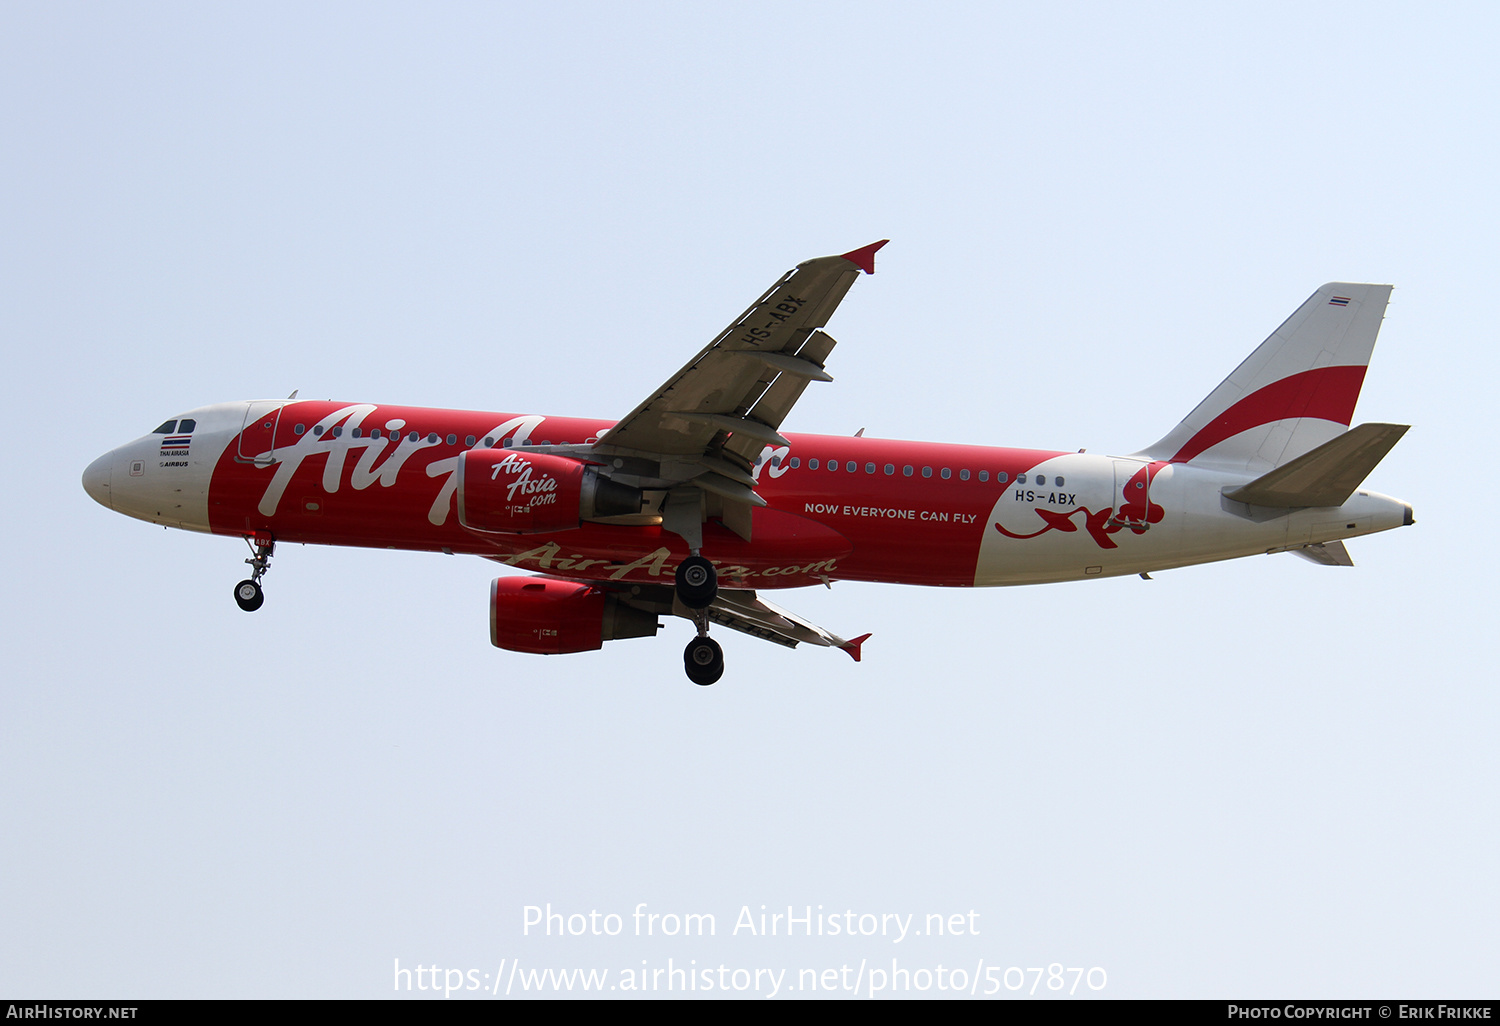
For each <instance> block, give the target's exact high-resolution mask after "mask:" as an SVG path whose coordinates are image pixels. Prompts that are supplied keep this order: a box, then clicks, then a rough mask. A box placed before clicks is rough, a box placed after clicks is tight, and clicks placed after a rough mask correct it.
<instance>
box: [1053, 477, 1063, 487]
mask: <svg viewBox="0 0 1500 1026" xmlns="http://www.w3.org/2000/svg"><path fill="white" fill-rule="evenodd" d="M1052 483H1053V484H1055V485H1057V487H1059V488H1061V487H1062V486H1063V479H1062V477H1061V476H1058V477H1054V478H1053V479H1052Z"/></svg>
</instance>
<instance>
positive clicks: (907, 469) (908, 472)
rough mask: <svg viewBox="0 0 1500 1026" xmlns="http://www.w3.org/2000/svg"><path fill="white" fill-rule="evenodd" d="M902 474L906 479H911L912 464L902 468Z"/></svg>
mask: <svg viewBox="0 0 1500 1026" xmlns="http://www.w3.org/2000/svg"><path fill="white" fill-rule="evenodd" d="M901 473H902V475H903V476H905V477H911V475H912V469H911V464H910V463H908V464H907V465H906V466H904V467H902V468H901Z"/></svg>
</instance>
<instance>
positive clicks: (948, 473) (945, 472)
mask: <svg viewBox="0 0 1500 1026" xmlns="http://www.w3.org/2000/svg"><path fill="white" fill-rule="evenodd" d="M952 476H953V471H951V470H949V469H948V468H947V467H944V468H943V480H944V481H946V480H948V479H949V478H950V477H952Z"/></svg>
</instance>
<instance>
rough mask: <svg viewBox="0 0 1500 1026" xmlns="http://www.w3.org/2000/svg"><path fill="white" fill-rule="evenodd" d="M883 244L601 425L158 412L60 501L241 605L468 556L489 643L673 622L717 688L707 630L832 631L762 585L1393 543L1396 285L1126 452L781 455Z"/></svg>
mask: <svg viewBox="0 0 1500 1026" xmlns="http://www.w3.org/2000/svg"><path fill="white" fill-rule="evenodd" d="M886 241H888V240H883V241H881V242H876V243H872V244H871V245H868V246H864V247H862V248H860V249H856V250H853V251H851V252H848V253H844V254H842V255H840V256H829V257H820V258H817V259H814V260H809V261H806V262H805V263H802V264H799V265H797V266H796V267H795V268H793V269H792V270H790V271H788V272H787V273H786V274H785V275H783V276H782V277H781V278H780V279H779V280H777V281H776V282H775V284H773V285H772V286H771V287H770V289H768V290H767V291H766V292H765V294H763V295H762V296H761V297H760V298H759V299H757V300H756V301H755V302H754V303H752V304H751V305H750V308H749V309H748V310H746V311H745V312H744V313H743V314H741V315H740V316H739V317H738V318H736V319H735V320H734V322H733V323H731V324H730V326H729V327H728V328H726V329H724V331H723V332H722V333H721V334H720V335H719V336H718V337H717V338H715V339H714V340H713V341H712V342H710V343H709V344H708V345H707V346H706V347H704V348H703V350H702V351H701V352H699V353H698V354H697V355H696V356H694V357H693V358H692V359H691V360H690V361H689V362H688V363H687V364H686V365H685V366H684V367H682V369H681V370H679V371H677V373H675V374H673V375H672V376H671V377H670V378H669V379H667V381H666V382H665V383H664V384H663V385H662V386H661V387H660V388H658V389H657V390H656V391H655V392H653V393H651V395H649V396H648V397H647V398H646V399H645V401H643V402H642V403H641V404H640V405H639V406H637V407H636V408H635V409H633V410H631V411H630V412H629V413H628V414H626V415H625V417H624V418H623V419H621V420H618V421H607V420H590V419H579V418H572V417H553V416H542V415H537V414H529V413H484V412H471V411H462V410H447V409H423V408H414V407H406V406H389V405H382V404H375V403H353V402H332V401H328V402H322V401H311V400H298V399H297V398H296V395H297V393H296V392H293V393H292V395H291V396H290V397H288V398H287V399H282V400H252V401H242V402H230V403H219V404H217V405H212V406H205V407H201V408H198V409H194V410H190V411H188V412H186V413H182V414H178V415H176V416H173V417H171V418H169V419H167V420H166V421H164V422H162V424H161V425H160V426H159V427H157V428H156V429H155V430H154V431H152V432H150V433H149V434H146V435H144V436H142V437H140V438H138V439H136V440H135V441H133V442H129V443H127V444H125V445H122V446H120V447H119V448H116V449H113V450H111V451H110V452H108V453H106V454H105V455H103V456H101V457H99V458H98V459H97V460H95V461H94V462H93V463H91V464H90V465H89V467H88V469H87V470H85V471H84V474H83V487H84V489H85V491H87V492H88V494H89V495H90V496H92V497H93V498H94V499H95V500H97V501H98V502H100V503H101V504H103V505H104V506H106V507H108V508H110V509H113V510H115V511H116V512H119V513H124V514H126V515H127V516H132V517H136V518H138V519H140V520H145V521H148V522H150V523H153V524H162V525H165V526H167V527H176V528H181V529H183V530H189V531H203V532H208V533H212V534H218V535H226V536H232V537H239V538H243V539H245V541H246V543H247V544H248V545H249V547H250V551H251V555H250V557H249V558H248V559H246V560H245V562H246V563H248V564H249V565H250V568H251V574H250V577H249V578H247V579H246V580H243V581H240V582H239V583H238V584H236V585H235V589H234V597H235V601H236V602H238V603H239V605H240V607H241V608H242V609H244V610H246V611H254V610H256V609H258V608H260V606H261V604H262V602H263V601H264V592H263V589H262V585H261V581H262V578H263V577H264V576H265V574H266V571H267V570H268V568H269V566H270V562H271V557H272V555H273V553H274V551H275V548H276V545H277V544H278V543H288V542H302V543H309V544H324V545H355V546H365V547H370V548H390V549H409V550H423V551H430V552H444V553H449V554H453V553H464V554H472V555H477V556H482V557H484V558H486V559H489V560H493V561H494V562H496V563H499V564H503V565H506V566H510V567H517V568H520V569H522V570H527V571H533V572H534V573H532V574H530V575H510V576H502V577H499V578H496V579H495V580H494V581H492V582H491V584H490V598H489V626H490V641H491V643H492V644H494V645H495V646H496V647H498V648H502V649H506V650H509V651H514V652H530V653H541V654H559V653H568V652H583V651H591V650H597V649H600V648H602V647H603V644H604V642H606V641H614V640H620V639H626V638H636V637H651V636H654V635H655V634H656V632H657V631H658V630H660V629H661V623H660V620H659V618H660V617H661V616H665V615H675V616H679V617H683V618H685V619H688V620H690V621H692V623H693V624H694V626H695V627H696V635H695V637H694V638H693V640H692V641H691V642H689V643H688V646H687V648H686V650H685V651H684V653H683V663H684V667H685V669H686V672H687V676H688V678H689V679H690V680H692V681H693V682H694V683H696V684H700V685H708V684H712V683H714V682H715V681H717V680H719V678H720V677H721V676H722V674H723V672H724V654H723V650H722V648H721V647H720V646H719V644H718V642H717V641H715V640H714V639H713V638H711V637H710V636H709V630H710V627H711V626H719V627H724V628H727V629H731V630H735V631H740V632H742V633H745V634H749V635H751V636H753V637H757V638H761V639H764V640H766V641H771V642H774V643H776V644H780V645H784V646H787V647H792V648H794V647H796V646H797V645H798V644H801V643H807V644H811V645H817V646H824V647H831V648H838V649H841V650H843V651H844V652H846V653H848V654H849V655H850V656H852V657H853V658H854V659H855V660H856V661H859V659H860V656H861V645H862V644H863V643H864V642H865V640H866V639H868V638H869V635H868V634H865V635H861V636H858V637H854V638H849V639H845V638H843V637H840V636H838V635H836V634H833V633H832V632H830V631H827V630H825V629H823V628H822V627H819V626H817V625H816V624H813V623H810V622H809V621H807V620H805V619H803V618H801V617H799V616H797V615H796V614H794V613H792V612H790V611H789V610H786V609H783V608H781V607H780V606H777V605H775V604H774V603H772V602H771V601H770V600H769V599H767V598H765V597H764V594H763V593H764V592H768V591H780V590H782V589H788V588H797V587H806V586H809V585H820V584H821V585H827V586H831V585H832V583H833V582H835V581H881V582H891V583H900V584H916V585H936V586H959V587H990V586H997V585H1018V584H1043V583H1049V582H1060V581H1086V580H1091V579H1093V578H1103V577H1116V576H1121V575H1125V574H1139V575H1141V576H1143V577H1149V574H1150V573H1151V572H1153V571H1158V570H1166V569H1170V568H1174V567H1181V566H1188V565H1191V564H1195V563H1206V562H1211V561H1216V560H1224V559H1233V558H1236V557H1240V556H1249V555H1254V554H1259V553H1268V552H1292V553H1295V554H1297V555H1299V556H1303V557H1305V558H1307V559H1310V560H1312V561H1313V562H1315V563H1320V564H1324V565H1329V566H1351V565H1353V561H1352V560H1351V559H1350V557H1349V553H1348V550H1347V549H1346V547H1345V545H1344V542H1345V541H1346V540H1347V539H1349V538H1352V537H1357V536H1359V535H1365V534H1373V533H1375V532H1377V531H1385V530H1389V529H1391V528H1394V527H1401V526H1409V525H1411V524H1412V523H1413V522H1414V520H1413V516H1412V508H1411V506H1410V505H1409V504H1408V503H1405V502H1402V501H1400V500H1399V499H1394V498H1391V497H1388V496H1385V495H1381V494H1378V493H1376V492H1373V491H1368V490H1366V489H1364V488H1363V487H1361V486H1362V484H1363V482H1364V480H1365V478H1366V476H1367V475H1368V474H1369V473H1370V471H1371V470H1373V469H1374V467H1375V465H1376V464H1377V463H1379V462H1380V460H1381V459H1382V458H1384V456H1385V454H1386V453H1387V452H1389V451H1390V450H1391V448H1392V447H1393V446H1394V445H1395V444H1396V443H1397V442H1398V441H1399V440H1400V438H1401V436H1402V435H1403V434H1404V433H1405V432H1406V430H1407V425H1400V424H1380V423H1370V424H1361V425H1359V426H1357V427H1353V428H1350V426H1349V425H1350V423H1351V422H1352V419H1353V413H1354V406H1355V402H1356V401H1357V400H1358V398H1359V391H1360V386H1361V384H1362V383H1363V381H1364V376H1365V371H1366V368H1367V366H1368V364H1369V360H1370V353H1371V351H1372V349H1373V347H1374V345H1375V338H1376V335H1377V334H1378V332H1379V330H1380V326H1381V322H1382V320H1383V319H1384V317H1385V310H1386V305H1387V303H1388V302H1389V299H1390V293H1391V286H1389V285H1370V284H1353V283H1345V282H1334V283H1330V284H1327V285H1324V286H1322V287H1321V288H1319V289H1318V290H1317V291H1316V292H1314V293H1313V294H1312V296H1310V297H1309V298H1308V299H1307V300H1306V302H1304V303H1303V304H1302V305H1301V306H1299V307H1298V308H1297V310H1296V312H1294V313H1293V314H1292V315H1291V316H1290V317H1289V318H1287V320H1286V321H1285V322H1284V323H1283V324H1282V325H1281V326H1280V327H1279V328H1277V329H1276V331H1274V332H1273V333H1272V334H1271V336H1270V337H1269V338H1267V339H1266V340H1265V341H1264V342H1263V343H1261V345H1260V346H1259V347H1258V348H1256V349H1255V351H1254V352H1252V353H1251V354H1250V356H1249V357H1248V358H1247V359H1246V360H1245V361H1244V362H1243V363H1241V364H1240V365H1239V367H1238V368H1237V369H1236V370H1235V371H1234V372H1233V373H1232V374H1230V375H1229V377H1227V378H1226V379H1225V380H1224V381H1223V383H1221V384H1220V385H1219V386H1218V387H1217V388H1216V389H1214V390H1213V391H1212V392H1210V393H1209V395H1208V397H1207V398H1205V399H1204V400H1203V401H1202V402H1201V403H1199V404H1198V406H1197V407H1195V408H1194V409H1193V410H1192V412H1190V413H1189V414H1188V415H1187V416H1186V417H1185V418H1184V419H1183V420H1182V421H1181V422H1180V423H1179V424H1178V425H1177V426H1176V427H1174V428H1172V430H1171V431H1169V432H1168V433H1167V434H1166V435H1164V436H1163V437H1162V438H1161V439H1160V440H1159V441H1157V442H1155V443H1153V444H1152V445H1149V446H1147V447H1146V448H1144V449H1142V450H1140V451H1139V452H1135V453H1132V454H1130V455H1126V456H1110V455H1098V454H1093V453H1089V452H1087V451H1085V450H1079V451H1077V452H1073V451H1056V450H1038V449H1007V448H994V447H989V446H981V445H954V444H939V443H929V442H909V441H896V440H887V439H878V438H865V437H862V435H863V431H862V430H861V432H860V433H859V434H857V435H855V436H853V437H848V436H835V435H803V434H783V433H782V430H781V427H782V423H783V421H784V420H785V419H786V418H787V416H788V414H789V413H790V412H791V410H792V407H793V406H794V405H795V404H796V402H797V400H798V399H799V398H800V397H801V395H802V393H803V391H804V389H806V388H807V386H808V385H809V384H812V383H814V382H820V383H821V382H828V381H831V380H832V377H831V376H830V375H829V374H828V372H827V370H826V369H825V368H826V364H827V360H828V356H829V354H830V353H831V352H832V350H833V348H834V345H835V343H834V340H833V338H832V337H830V336H829V335H828V334H827V333H826V332H825V331H824V330H823V329H824V327H825V326H826V325H827V323H828V320H829V318H830V317H831V316H832V314H833V312H834V310H835V309H836V308H837V307H838V305H839V303H840V302H841V301H842V299H843V298H844V295H845V294H846V293H847V292H848V290H849V288H850V287H851V285H852V284H853V283H854V281H855V280H856V279H857V278H858V277H859V276H860V274H861V272H863V273H865V274H873V273H874V271H875V253H876V251H878V250H879V249H880V248H881V247H882V246H884V245H885V244H886Z"/></svg>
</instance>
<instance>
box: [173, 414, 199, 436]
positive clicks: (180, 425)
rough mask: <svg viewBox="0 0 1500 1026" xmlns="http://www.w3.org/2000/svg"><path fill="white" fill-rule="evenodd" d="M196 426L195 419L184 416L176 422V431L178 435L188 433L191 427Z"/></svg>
mask: <svg viewBox="0 0 1500 1026" xmlns="http://www.w3.org/2000/svg"><path fill="white" fill-rule="evenodd" d="M197 426H198V422H197V421H196V420H193V419H191V418H184V419H183V420H180V421H178V422H177V433H178V434H179V435H190V434H192V433H193V428H195V427H197Z"/></svg>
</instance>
